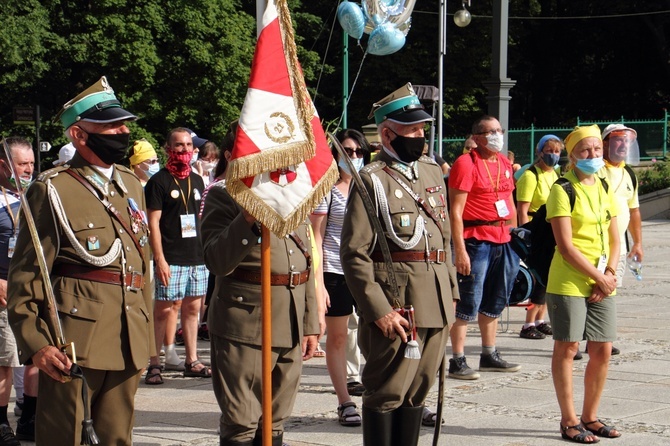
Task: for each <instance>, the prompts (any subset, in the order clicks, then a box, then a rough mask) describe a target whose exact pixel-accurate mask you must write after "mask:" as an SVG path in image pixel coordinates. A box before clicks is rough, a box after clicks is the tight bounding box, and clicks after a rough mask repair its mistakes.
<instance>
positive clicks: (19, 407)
mask: <svg viewBox="0 0 670 446" xmlns="http://www.w3.org/2000/svg"><path fill="white" fill-rule="evenodd" d="M22 413H23V401H16V402H15V403H14V415H16V416H17V417H20V416H21V414H22Z"/></svg>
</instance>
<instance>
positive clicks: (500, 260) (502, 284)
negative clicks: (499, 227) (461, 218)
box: [456, 238, 519, 322]
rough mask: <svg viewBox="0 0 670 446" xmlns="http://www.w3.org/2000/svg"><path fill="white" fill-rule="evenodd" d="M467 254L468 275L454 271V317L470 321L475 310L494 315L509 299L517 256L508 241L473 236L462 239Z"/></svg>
mask: <svg viewBox="0 0 670 446" xmlns="http://www.w3.org/2000/svg"><path fill="white" fill-rule="evenodd" d="M465 249H466V250H467V252H468V255H469V256H470V275H469V276H463V275H461V274H458V292H459V294H460V295H461V300H460V301H458V302H457V303H456V317H457V318H459V319H462V320H465V321H468V322H470V321H474V320H475V319H476V318H477V313H481V314H483V315H484V316H488V317H493V318H497V317H499V316H500V315H501V314H502V311H503V309H504V308H505V306H506V305H507V303H508V301H509V295H510V293H511V292H512V287H513V286H514V279H515V278H516V275H517V273H518V272H519V257H518V256H517V255H516V254H515V253H514V251H513V250H512V248H510V246H509V243H503V244H498V243H491V242H485V241H481V240H477V239H474V238H469V239H466V240H465Z"/></svg>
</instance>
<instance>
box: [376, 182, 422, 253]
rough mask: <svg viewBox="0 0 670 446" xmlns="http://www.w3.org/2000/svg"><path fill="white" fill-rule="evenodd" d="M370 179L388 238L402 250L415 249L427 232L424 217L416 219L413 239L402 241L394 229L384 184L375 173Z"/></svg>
mask: <svg viewBox="0 0 670 446" xmlns="http://www.w3.org/2000/svg"><path fill="white" fill-rule="evenodd" d="M370 177H371V178H372V184H373V186H374V188H375V197H376V198H377V202H378V204H379V207H380V211H381V212H380V214H381V216H382V220H384V224H385V226H386V230H387V236H388V238H389V239H391V241H392V242H393V243H395V244H396V245H398V246H399V247H400V248H402V249H405V250H407V249H412V248H414V247H415V246H416V245H417V244H418V243H419V241H420V240H421V236H423V235H424V232H425V222H424V220H423V217H422V216H421V215H419V216H418V217H417V218H416V225H414V234H413V235H412V238H410V239H409V240H407V241H404V240H401V239H400V238H399V237H398V235H397V234H396V232H395V230H394V229H393V223H392V222H391V214H390V211H389V206H388V202H387V201H386V194H385V193H384V187H383V186H382V182H381V181H380V180H379V177H378V176H377V175H375V174H373V173H371V174H370Z"/></svg>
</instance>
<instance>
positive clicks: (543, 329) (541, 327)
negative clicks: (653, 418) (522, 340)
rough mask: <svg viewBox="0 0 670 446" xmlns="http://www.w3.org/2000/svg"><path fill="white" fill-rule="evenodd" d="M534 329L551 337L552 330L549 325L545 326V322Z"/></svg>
mask: <svg viewBox="0 0 670 446" xmlns="http://www.w3.org/2000/svg"><path fill="white" fill-rule="evenodd" d="M535 329H536V330H537V331H539V332H540V333H544V334H545V335H547V336H551V335H553V334H554V330H552V329H551V325H549V324H547V323H546V322H542V323H541V324H540V325H536V326H535Z"/></svg>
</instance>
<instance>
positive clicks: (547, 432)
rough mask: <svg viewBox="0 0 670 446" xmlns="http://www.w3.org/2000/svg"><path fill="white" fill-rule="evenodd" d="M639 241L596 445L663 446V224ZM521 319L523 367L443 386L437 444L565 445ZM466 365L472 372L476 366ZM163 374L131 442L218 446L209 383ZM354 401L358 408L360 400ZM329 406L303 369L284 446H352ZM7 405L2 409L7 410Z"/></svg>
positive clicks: (509, 352)
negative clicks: (604, 428)
mask: <svg viewBox="0 0 670 446" xmlns="http://www.w3.org/2000/svg"><path fill="white" fill-rule="evenodd" d="M643 234H644V244H645V253H646V257H645V264H644V269H643V276H644V280H643V281H641V282H636V281H634V279H633V277H632V275H629V276H627V277H626V285H627V286H626V288H625V289H622V290H620V291H621V292H620V297H618V310H619V311H618V322H619V339H618V341H617V342H616V345H617V347H619V348H620V349H621V352H622V353H621V355H619V356H615V357H613V359H612V363H611V367H610V372H609V378H608V382H607V384H606V388H605V393H604V397H603V401H602V405H601V411H600V416H601V418H604V419H606V420H609V421H611V422H613V423H614V424H616V426H617V427H618V428H619V429H620V430H621V431H622V432H623V436H622V437H621V438H619V439H616V440H607V439H603V440H602V441H601V444H607V443H609V442H612V444H616V446H633V445H634V446H638V445H646V446H655V445H670V372H669V370H670V324H668V321H669V320H670V297H669V295H670V269H669V268H668V265H670V261H669V260H670V222H669V221H667V220H663V221H660V220H659V221H650V222H645V223H644V225H643ZM504 316H505V315H504ZM523 319H524V309H522V308H512V309H511V311H510V328H509V331H507V332H505V333H501V334H500V335H499V338H498V348H499V350H500V351H501V352H502V353H503V356H504V358H505V359H507V360H509V361H512V362H518V363H521V364H522V365H523V368H522V370H521V371H520V372H518V373H515V374H509V375H508V374H500V373H482V377H481V378H480V379H479V380H477V381H473V382H463V381H457V380H447V383H446V389H447V390H446V393H445V415H444V418H445V420H446V423H445V425H444V426H443V427H442V435H441V437H440V442H439V444H440V445H450V446H458V445H468V446H480V445H481V446H484V445H486V446H524V445H538V444H541V445H550V446H551V445H559V444H566V443H565V442H564V441H563V440H561V437H560V435H559V433H558V425H559V420H560V414H559V411H558V404H557V403H556V398H555V396H554V390H553V385H552V380H551V373H550V358H551V348H552V341H551V340H550V339H545V340H526V339H521V338H519V334H518V333H519V329H520V326H521V323H522V322H523ZM478 345H479V337H478V332H477V330H476V328H475V327H474V326H473V327H472V328H471V330H470V333H469V338H468V343H467V348H466V354H467V355H468V356H469V357H471V358H473V359H475V358H476V357H477V355H478V354H479V347H478ZM199 348H200V349H202V356H203V357H205V358H206V357H207V356H208V346H207V344H206V343H205V342H201V343H200V345H199ZM587 360H588V356H586V355H585V358H584V360H583V361H579V362H575V377H576V380H575V394H576V395H577V396H579V395H580V394H581V393H582V384H581V381H580V378H581V377H582V376H583V373H584V368H585V366H586V362H587ZM470 363H471V365H473V366H476V365H477V360H476V359H475V360H474V361H473V360H471V361H470ZM164 376H165V381H166V383H165V384H164V385H163V386H158V387H150V386H146V385H144V384H141V386H140V389H139V392H138V394H137V398H136V402H137V418H136V423H135V428H134V444H135V445H137V446H181V445H203V446H214V445H218V444H219V441H218V436H217V433H216V429H217V425H218V415H219V409H218V406H217V404H216V401H215V399H214V395H213V392H212V389H211V384H210V382H209V381H208V380H206V379H201V378H188V379H185V378H181V377H180V376H179V373H177V372H174V373H172V374H171V373H166V374H165V375H164ZM436 393H437V386H436V387H435V389H434V392H433V393H432V394H431V395H430V397H429V401H428V403H429V404H432V407H434V406H435V402H436V400H437V394H436ZM355 401H357V402H358V403H359V405H360V398H355ZM578 405H581V401H580V402H578ZM336 406H337V399H336V397H335V395H334V393H333V392H332V386H331V385H330V380H329V378H328V373H327V371H326V365H325V359H312V360H310V361H308V362H307V363H306V364H305V367H304V370H303V379H302V385H301V387H300V393H299V395H298V400H297V402H296V406H295V409H294V412H293V416H292V418H291V419H290V421H289V423H288V425H287V426H286V430H287V432H286V435H285V441H286V442H288V443H289V444H290V445H291V446H307V445H315V446H330V445H332V446H335V445H336V446H358V445H361V444H362V435H361V429H360V427H357V428H345V427H341V426H340V425H339V424H338V423H337V419H336V411H335V408H336ZM11 407H12V404H11V403H10V412H11ZM578 408H579V406H578ZM578 413H579V410H578ZM10 418H11V417H10ZM13 424H14V422H13ZM14 425H15V424H14ZM432 438H433V437H432V430H431V429H429V428H423V430H422V432H421V440H420V444H421V445H422V446H427V445H431V444H432ZM25 444H29V443H25Z"/></svg>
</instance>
